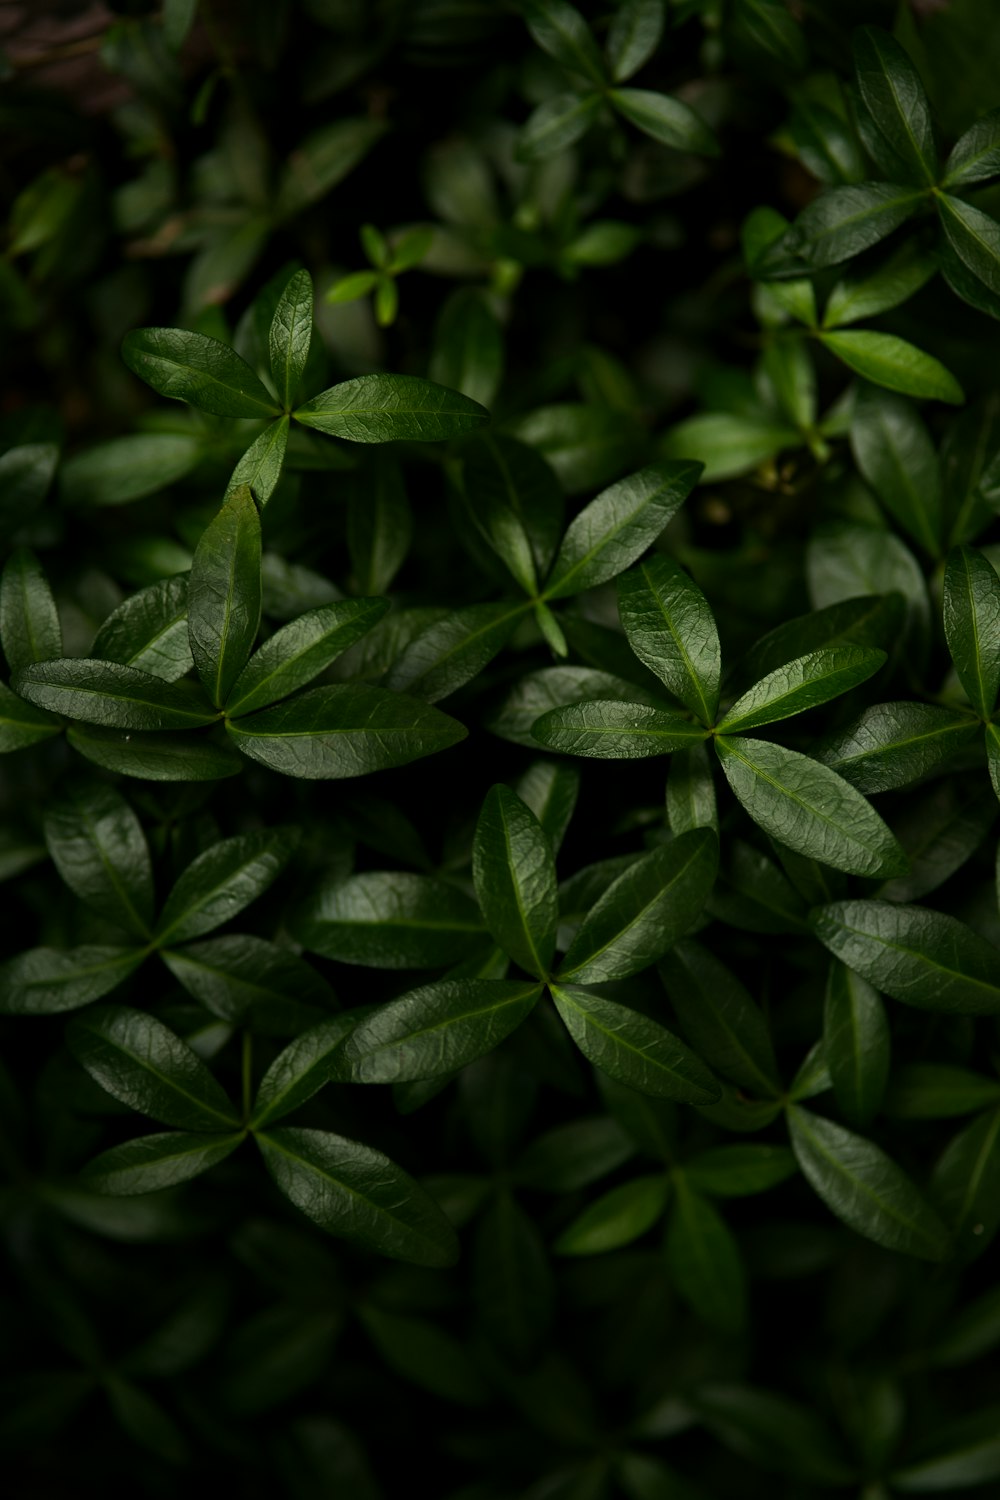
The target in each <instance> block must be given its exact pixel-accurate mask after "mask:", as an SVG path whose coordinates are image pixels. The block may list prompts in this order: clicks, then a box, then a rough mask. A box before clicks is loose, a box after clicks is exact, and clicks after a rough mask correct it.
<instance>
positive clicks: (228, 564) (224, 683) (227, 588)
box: [150, 485, 261, 728]
mask: <svg viewBox="0 0 1000 1500" xmlns="http://www.w3.org/2000/svg"><path fill="white" fill-rule="evenodd" d="M260 557H261V543H260V517H259V516H258V514H257V506H256V504H255V502H254V498H253V495H252V494H251V493H250V490H249V488H248V486H246V485H241V486H240V488H239V489H237V490H234V491H233V493H232V494H231V495H230V497H229V499H228V500H226V501H225V503H224V504H223V506H222V509H221V510H220V511H219V513H218V515H217V516H216V517H215V519H214V520H213V521H211V522H210V523H209V525H208V526H207V527H206V528H205V530H204V532H203V533H202V536H201V540H200V541H199V543H198V546H197V548H196V549H195V554H194V562H193V563H192V565H191V576H190V580H189V582H188V635H189V638H190V644H191V655H192V656H193V657H194V664H195V667H196V668H197V671H198V676H199V677H200V678H201V681H202V684H203V686H204V688H205V691H206V692H207V693H208V695H209V697H210V698H211V700H212V702H213V703H214V704H215V706H216V707H217V708H221V707H222V705H223V704H224V703H225V701H226V698H227V697H228V695H229V693H230V691H231V689H232V686H233V684H234V683H235V681H236V679H237V677H238V676H239V675H240V673H241V672H242V670H243V668H244V666H245V665H246V662H247V658H248V657H249V655H250V652H251V651H252V650H253V643H254V641H255V639H256V637H257V630H258V628H259V626H260V605H261V564H260ZM150 727H151V728H152V727H158V726H150Z"/></svg>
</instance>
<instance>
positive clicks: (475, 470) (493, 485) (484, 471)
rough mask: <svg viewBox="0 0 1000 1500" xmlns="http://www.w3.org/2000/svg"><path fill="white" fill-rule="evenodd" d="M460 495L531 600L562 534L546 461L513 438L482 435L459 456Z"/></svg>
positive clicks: (559, 504)
mask: <svg viewBox="0 0 1000 1500" xmlns="http://www.w3.org/2000/svg"><path fill="white" fill-rule="evenodd" d="M463 460H464V462H463V467H462V493H463V495H464V497H465V502H466V507H467V509H468V512H469V514H470V515H471V517H472V519H473V522H474V523H475V525H476V527H477V529H478V530H479V531H480V532H481V533H482V535H483V536H484V537H485V538H486V540H487V541H488V542H489V544H490V546H491V547H492V548H493V550H494V551H495V552H496V554H497V556H498V557H500V558H501V559H502V561H503V562H504V563H506V565H507V567H508V568H509V569H510V572H511V574H512V576H513V577H514V578H515V579H516V581H517V582H518V583H519V584H520V586H521V587H522V588H523V589H524V591H525V593H527V594H531V595H534V594H535V593H537V591H538V580H539V579H540V578H541V577H542V576H543V575H544V573H545V572H546V570H547V569H548V567H549V564H550V563H551V561H552V557H553V554H554V553H555V550H556V547H557V546H558V543H559V538H560V536H561V535H562V522H563V496H562V490H561V489H560V488H559V483H558V481H557V479H556V477H555V475H554V474H553V472H552V470H551V469H550V468H549V466H548V464H547V463H546V462H545V460H544V459H543V458H542V457H541V456H540V455H539V454H537V453H535V452H534V450H533V449H531V448H529V447H527V446H526V444H524V443H519V442H517V440H516V439H515V438H511V437H504V436H501V435H497V436H494V435H492V434H489V433H487V434H486V435H484V436H483V437H482V438H479V439H476V440H473V441H472V442H471V443H469V444H468V445H467V447H466V448H465V450H464V452H463Z"/></svg>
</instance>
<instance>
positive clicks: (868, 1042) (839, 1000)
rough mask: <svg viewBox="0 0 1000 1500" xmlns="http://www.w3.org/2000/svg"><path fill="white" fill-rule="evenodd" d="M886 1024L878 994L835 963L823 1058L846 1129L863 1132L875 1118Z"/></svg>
mask: <svg viewBox="0 0 1000 1500" xmlns="http://www.w3.org/2000/svg"><path fill="white" fill-rule="evenodd" d="M889 1046H890V1043H889V1023H888V1021H887V1019H886V1014H885V1006H884V1005H883V1004H882V1001H881V998H880V996H879V993H878V991H877V990H876V989H874V988H873V986H872V985H870V984H869V983H868V981H867V979H862V977H861V975H860V974H855V973H854V972H853V971H852V970H851V969H848V968H846V967H845V965H844V964H842V963H838V962H837V961H836V960H834V962H833V963H832V964H831V966H830V972H829V975H828V976H827V982H826V1003H825V1007H824V1011H823V1058H824V1061H825V1062H826V1065H827V1067H828V1068H829V1070H830V1078H831V1080H832V1082H833V1092H834V1095H835V1097H836V1100H837V1104H838V1105H839V1106H840V1109H841V1111H842V1112H843V1114H844V1116H845V1118H846V1120H847V1122H848V1124H850V1125H854V1126H856V1127H857V1129H858V1130H863V1129H864V1128H865V1126H866V1125H868V1124H869V1123H870V1122H871V1120H872V1118H873V1117H874V1116H875V1115H876V1114H877V1113H878V1109H879V1106H880V1104H881V1103H882V1095H883V1094H884V1092H885V1085H886V1079H887V1078H888V1076H889Z"/></svg>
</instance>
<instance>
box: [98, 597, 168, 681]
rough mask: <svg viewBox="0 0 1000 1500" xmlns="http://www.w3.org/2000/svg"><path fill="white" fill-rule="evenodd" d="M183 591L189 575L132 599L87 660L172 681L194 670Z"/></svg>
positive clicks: (111, 618)
mask: <svg viewBox="0 0 1000 1500" xmlns="http://www.w3.org/2000/svg"><path fill="white" fill-rule="evenodd" d="M187 590H188V581H187V576H186V575H185V574H181V575H179V576H178V577H176V578H164V579H161V581H160V582H159V583H151V584H150V585H149V586H148V587H147V588H144V589H140V590H139V592H138V593H137V594H130V595H129V596H128V598H127V599H123V600H122V602H121V604H119V606H118V608H117V609H116V610H113V611H112V613H111V614H110V615H108V618H107V619H106V620H105V621H104V624H103V625H102V626H101V628H100V630H99V631H98V632H97V635H96V636H95V637H94V644H93V645H92V646H91V648H90V654H91V656H92V657H95V658H97V659H98V660H100V661H116V662H119V663H120V664H121V665H122V666H123V667H138V668H139V670H140V671H142V672H151V673H152V675H153V676H154V677H162V678H163V680H164V682H176V681H177V679H178V677H183V676H184V674H185V673H186V672H188V671H189V670H190V669H191V667H193V666H194V658H193V656H192V655H191V646H190V642H189V641H188V627H187Z"/></svg>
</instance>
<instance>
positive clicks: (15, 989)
mask: <svg viewBox="0 0 1000 1500" xmlns="http://www.w3.org/2000/svg"><path fill="white" fill-rule="evenodd" d="M145 956H146V955H145V953H144V951H143V949H141V948H113V947H106V946H101V945H98V944H92V943H87V944H85V945H83V946H82V947H80V948H68V949H65V950H60V949H58V948H29V949H28V950H27V952H25V953H21V954H19V955H18V956H17V958H10V959H8V960H7V962H6V963H4V964H0V1012H2V1013H3V1014H4V1015H9V1016H47V1015H53V1014H55V1013H56V1012H58V1011H63V1010H78V1009H79V1008H80V1007H81V1006H82V1005H89V1004H90V1002H91V1001H92V1000H99V999H100V998H101V996H102V995H107V994H109V993H110V991H111V990H113V989H117V987H118V985H120V984H122V983H123V982H124V981H125V980H126V979H127V978H128V976H129V975H130V974H131V973H132V971H133V970H134V969H137V968H138V967H139V965H140V964H141V963H142V960H143V959H144V958H145Z"/></svg>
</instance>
